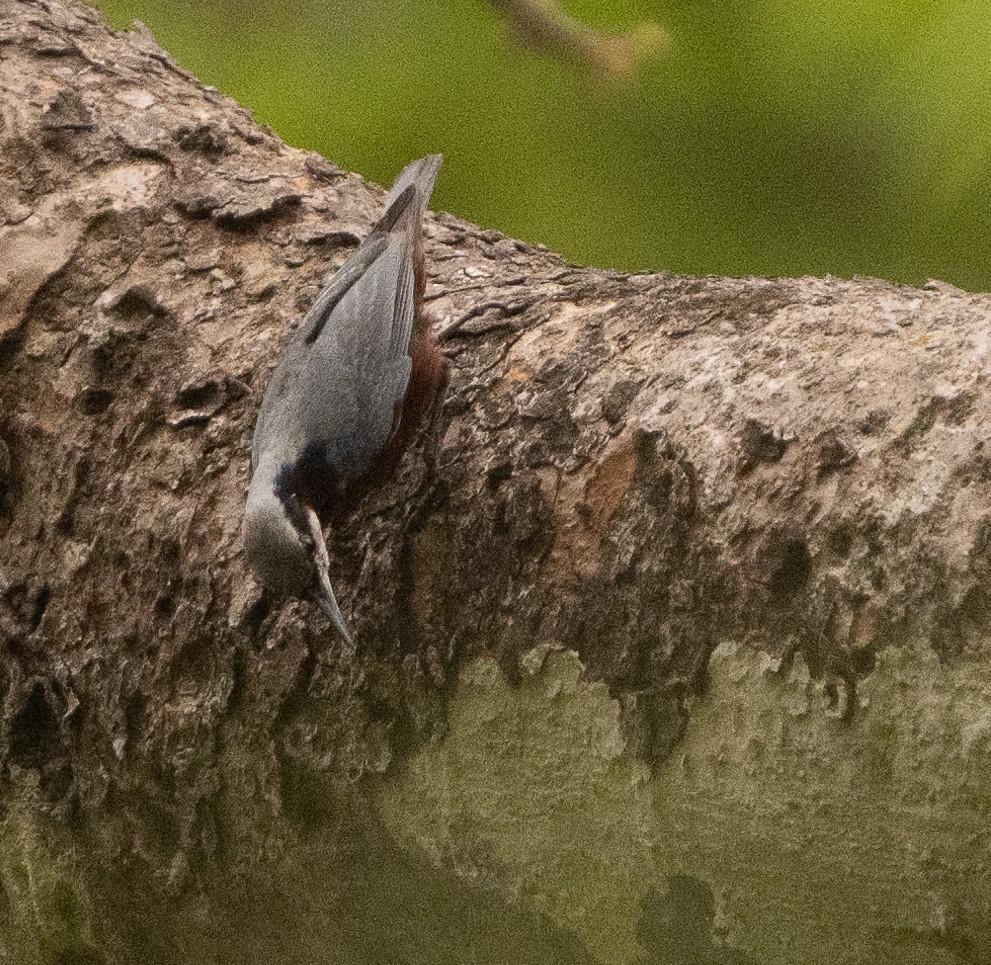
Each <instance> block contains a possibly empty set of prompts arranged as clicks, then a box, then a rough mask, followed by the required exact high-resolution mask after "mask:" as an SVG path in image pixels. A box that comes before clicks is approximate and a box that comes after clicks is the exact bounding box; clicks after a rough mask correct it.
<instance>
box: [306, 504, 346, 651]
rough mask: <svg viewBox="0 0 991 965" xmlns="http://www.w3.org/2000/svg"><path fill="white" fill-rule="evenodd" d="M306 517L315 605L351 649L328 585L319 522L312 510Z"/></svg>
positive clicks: (325, 556)
mask: <svg viewBox="0 0 991 965" xmlns="http://www.w3.org/2000/svg"><path fill="white" fill-rule="evenodd" d="M306 516H307V521H308V522H309V526H310V533H311V534H312V535H313V540H314V550H315V554H316V568H317V583H318V587H317V591H316V594H315V595H316V600H317V603H318V604H319V606H320V609H321V610H323V612H324V613H326V614H327V616H329V617H330V622H331V623H333V624H334V626H335V627H336V629H337V632H338V633H339V634H340V635H341V636H342V637H343V638H344V642H345V643H346V644H347V645H348V646H349V647H353V646H354V640H353V639H352V637H351V631H350V630H348V625H347V624H346V623H345V622H344V614H343V613H341V608H340V607H339V606H338V605H337V597H336V596H334V588H333V587H332V586H331V585H330V576H329V575H328V574H327V570H328V568H329V566H330V560H329V559H328V558H327V544H326V543H325V542H324V541H323V531H322V530H321V529H320V521H319V520H318V519H317V514H316V513H315V512H313V510H312V509H309V508H307V512H306Z"/></svg>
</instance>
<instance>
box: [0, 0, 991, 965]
mask: <svg viewBox="0 0 991 965" xmlns="http://www.w3.org/2000/svg"><path fill="white" fill-rule="evenodd" d="M382 198H383V193H382V191H381V190H380V189H379V188H377V187H374V186H371V185H369V184H367V183H366V182H364V181H363V180H361V179H360V178H359V177H357V176H356V175H351V174H347V173H345V172H343V171H341V170H339V169H338V168H336V167H335V166H334V165H332V164H330V163H328V162H327V161H325V160H324V159H323V158H320V157H318V156H316V155H314V154H311V153H306V152H303V151H298V150H295V149H292V148H290V147H287V146H286V145H284V144H283V143H282V142H281V141H279V139H278V138H277V137H276V136H275V135H274V134H272V133H271V132H270V131H267V130H265V129H261V128H259V127H258V126H257V125H256V124H255V123H254V122H253V120H252V118H251V116H250V115H249V114H248V112H247V111H245V110H244V109H242V108H240V107H239V106H238V105H236V104H234V103H233V102H232V101H230V100H229V99H227V98H225V97H223V96H221V95H219V94H218V93H217V92H216V91H215V90H212V89H211V88H208V87H204V86H202V85H201V84H199V83H198V82H197V81H196V80H195V79H194V78H193V77H191V76H190V75H189V74H188V73H186V72H185V71H183V70H182V69H181V68H179V67H178V66H177V65H176V64H175V63H174V62H173V61H172V59H171V58H170V57H169V56H168V54H166V53H164V52H163V51H161V50H160V49H159V48H158V47H157V46H156V44H155V43H154V41H153V40H152V38H151V37H150V36H149V35H148V34H147V33H146V32H140V31H139V32H134V33H121V32H116V31H113V30H110V29H109V28H108V27H107V26H106V25H105V23H104V22H103V21H102V19H101V17H100V16H99V15H98V14H96V13H95V12H93V11H92V10H90V9H89V8H87V7H85V6H82V5H79V4H77V3H73V2H68V0H48V2H41V0H38V2H31V0H16V2H13V3H11V4H8V5H7V7H6V8H5V9H4V11H3V13H2V15H0V645H2V656H0V686H2V695H3V732H2V752H3V761H4V768H5V774H6V777H7V780H6V781H5V783H4V788H5V790H4V803H5V804H6V805H7V806H8V807H12V806H14V805H15V804H18V803H20V804H23V802H28V804H29V805H30V806H31V807H34V808H38V809H41V810H43V811H44V812H46V813H48V814H50V815H51V817H52V819H53V820H54V821H55V822H57V823H60V824H61V825H62V826H64V827H65V828H66V829H67V831H68V833H70V834H71V835H72V836H73V840H74V841H76V842H77V843H79V846H80V847H81V848H84V849H89V851H88V853H92V854H96V853H99V854H102V855H112V856H116V857H115V860H116V861H117V863H118V871H117V872H115V874H118V873H119V875H120V876H121V880H128V881H129V880H132V879H131V878H130V877H129V876H131V875H145V876H147V875H149V874H150V878H149V879H148V880H150V881H151V882H152V884H150V885H148V887H149V888H154V887H159V886H161V887H169V888H171V889H172V890H173V892H174V893H178V894H188V893H189V891H190V889H191V888H194V886H195V885H196V884H197V882H199V883H200V884H202V882H203V881H207V880H210V879H211V876H214V875H216V874H218V873H220V872H219V871H218V869H222V868H225V867H231V866H236V865H239V864H243V863H245V862H246V861H248V859H249V858H250V856H251V855H252V854H253V853H255V852H256V851H257V850H259V849H274V850H276V851H278V850H279V849H280V848H281V849H291V848H292V847H294V846H295V845H296V843H298V842H299V841H301V840H308V839H310V838H312V836H313V835H316V834H319V835H321V836H323V838H324V839H325V840H327V841H329V842H331V843H332V846H333V847H334V848H337V849H338V850H339V851H340V852H341V853H344V852H345V851H347V850H348V848H349V847H355V845H354V842H355V841H361V842H364V844H365V845H367V841H368V835H374V830H373V829H372V830H369V829H368V828H366V829H365V831H364V832H362V834H357V832H356V828H359V827H362V826H363V823H367V821H366V817H365V816H364V814H363V806H362V794H363V788H365V787H367V786H368V785H369V782H371V783H374V781H375V780H377V777H378V775H380V774H382V773H383V772H385V771H387V770H388V769H389V768H390V767H395V766H398V763H399V762H401V759H402V757H403V755H405V754H406V753H408V752H409V751H410V750H411V749H412V748H415V747H416V746H417V745H418V744H420V743H421V742H423V741H424V740H427V739H429V738H430V736H431V735H434V734H439V733H441V732H442V730H443V727H444V703H445V697H446V695H447V693H448V692H449V689H450V687H451V685H452V683H453V681H454V679H455V677H456V674H457V671H458V668H459V667H460V666H462V665H463V664H464V663H465V662H466V661H467V660H469V659H471V658H472V657H474V656H477V655H479V654H482V653H488V654H491V655H495V656H496V657H497V658H498V660H499V661H500V663H501V665H502V667H503V668H504V670H505V671H506V672H507V673H508V674H510V675H513V674H515V673H516V672H517V668H518V666H519V658H520V656H521V654H522V653H523V652H525V651H526V650H528V649H529V648H530V647H532V646H533V644H534V643H535V642H538V641H544V642H547V641H554V642H559V643H561V644H563V645H565V646H567V647H570V648H573V649H575V650H577V651H578V653H579V654H580V655H581V658H582V661H583V662H584V664H585V667H586V668H587V670H586V672H587V674H588V675H589V676H590V677H591V678H594V679H601V680H603V681H605V682H606V684H607V685H608V687H609V689H610V692H611V693H612V694H613V695H614V696H616V697H617V698H618V699H619V700H620V702H621V704H622V706H623V709H624V715H625V721H626V726H627V729H628V733H629V736H630V739H631V741H632V743H633V746H635V747H636V749H637V751H638V753H640V754H641V755H643V756H644V757H646V758H649V759H654V760H656V759H659V758H662V757H663V756H664V755H666V754H667V753H669V751H670V750H671V748H672V747H673V746H674V745H675V743H676V742H677V739H678V736H679V733H680V731H681V729H682V728H683V727H684V725H685V722H686V720H687V717H688V713H689V709H690V701H691V698H692V696H693V695H694V694H696V693H697V692H698V691H699V689H700V688H702V687H704V682H705V669H706V663H707V659H708V656H709V654H710V653H711V651H712V649H713V648H714V647H715V646H716V645H717V644H718V643H719V642H720V641H722V640H726V639H733V640H737V641H743V642H745V643H748V644H750V645H752V646H755V647H759V648H762V649H764V650H766V651H768V652H770V653H772V654H776V655H780V656H788V655H792V654H795V653H798V652H801V653H802V654H803V655H804V657H805V659H806V660H807V662H808V663H809V665H810V667H811V668H812V670H813V672H814V673H816V674H818V675H822V676H825V677H826V678H828V679H830V680H831V681H833V682H834V683H835V692H836V700H837V701H838V702H840V703H841V704H842V706H843V709H844V712H845V713H847V714H848V715H849V714H855V713H856V708H857V696H856V682H857V680H858V678H859V677H860V676H862V675H863V674H865V673H868V672H869V671H870V669H871V667H872V661H873V654H874V653H875V652H876V651H877V650H878V649H879V648H880V647H883V646H887V645H898V644H901V643H903V642H904V641H906V640H915V641H917V640H923V641H927V642H928V643H930V644H931V646H932V647H933V648H935V649H936V650H937V651H938V653H939V654H940V656H941V658H942V659H944V660H946V661H952V660H954V659H957V658H958V657H959V655H960V654H961V653H962V652H964V651H965V650H967V648H968V647H970V646H971V645H972V644H973V643H974V641H975V640H977V639H979V638H980V637H982V636H984V637H986V635H987V633H988V630H989V621H988V589H987V586H988V576H989V571H991V513H989V509H988V507H989V503H991V500H989V497H991V492H989V490H991V455H989V453H988V451H987V449H986V437H987V433H988V415H987V413H988V411H989V390H988V377H987V360H988V350H989V341H988V335H987V320H988V314H989V308H991V301H989V298H988V297H987V296H985V295H970V294H965V293H964V292H961V291H959V290H956V289H954V288H951V287H950V286H947V285H943V284H940V283H936V282H933V283H930V284H928V285H926V286H924V287H923V288H921V289H916V288H910V287H907V286H896V285H891V284H888V283H885V282H881V281H875V280H868V279H855V280H852V281H844V280H840V279H834V278H826V279H812V278H803V279H780V280H768V279H758V278H747V279H727V278H705V279H696V278H684V277H675V276H672V275H668V274H664V273H659V274H642V275H632V276H631V275H625V274H621V273H618V272H611V271H598V270H594V269H588V268H584V267H580V266H575V265H568V264H566V263H564V262H563V261H562V260H561V259H560V258H559V257H557V256H556V255H554V254H551V253H549V252H547V251H545V250H540V249H534V248H532V247H529V246H527V245H525V244H523V243H521V242H518V241H514V240H513V239H510V238H507V237H505V236H504V235H502V234H501V233H499V232H497V231H491V230H483V229H480V228H478V227H476V226H474V225H471V224H467V223H465V222H462V221H460V220H458V219H456V218H454V217H452V216H449V215H445V214H438V215H436V216H434V217H431V218H429V219H428V224H427V227H426V232H427V258H428V270H429V272H430V280H429V286H428V299H429V300H430V302H431V305H432V309H433V311H434V313H435V316H436V319H437V325H438V327H439V328H440V329H442V330H444V331H445V332H446V352H447V354H448V355H449V357H450V358H451V360H452V366H453V367H452V375H453V382H452V386H451V390H450V395H449V398H448V401H447V404H446V408H445V415H444V419H445V429H444V435H443V442H442V447H441V449H440V453H439V458H438V464H437V469H436V474H435V475H434V476H431V475H430V474H428V473H427V472H426V470H425V469H424V465H423V460H422V459H421V458H420V456H419V455H418V454H413V455H412V456H410V457H408V458H407V459H406V460H405V461H404V463H403V466H402V470H401V472H400V473H399V476H398V478H397V479H396V480H395V482H394V484H393V485H391V486H389V487H388V488H387V489H385V490H384V491H382V492H380V493H378V494H376V495H374V496H373V497H372V498H370V499H369V500H368V501H367V502H366V503H365V505H364V506H363V508H362V510H361V511H360V512H359V513H358V515H357V516H356V518H355V519H354V520H352V521H351V522H350V523H349V524H348V525H347V526H346V527H345V528H343V529H342V530H341V531H340V532H336V533H333V534H331V543H330V549H331V556H332V564H333V566H334V569H335V572H334V573H333V578H334V585H335V587H336V588H338V591H339V594H340V598H341V603H342V607H343V609H344V611H345V613H348V614H352V616H351V617H350V622H351V625H352V627H353V629H354V631H355V634H356V638H357V641H358V655H357V658H356V660H355V661H354V662H347V661H345V660H344V658H343V657H342V655H341V653H340V651H339V647H338V645H337V641H336V639H335V638H334V636H333V633H332V632H330V631H329V630H328V627H327V625H326V622H325V620H324V619H323V617H322V616H321V615H320V614H319V613H317V612H314V611H311V610H310V609H308V608H307V607H306V606H304V605H301V604H284V603H281V602H277V603H276V604H275V605H270V604H269V603H268V602H266V601H265V600H263V599H262V598H261V597H260V595H259V592H258V590H257V588H256V587H255V586H254V585H253V584H252V583H251V581H250V579H249V578H248V576H247V573H246V570H245V566H244V561H243V558H242V554H241V548H240V542H239V527H240V520H241V511H242V506H243V500H244V494H245V491H246V485H247V474H248V451H249V444H250V435H251V431H252V428H253V424H254V418H255V414H256V412H257V406H258V403H259V401H260V398H261V393H262V391H263V389H264V386H265V384H266V381H267V379H268V375H269V373H270V371H271V368H272V366H273V365H274V363H275V361H276V359H277V357H278V354H279V349H280V346H282V345H283V344H284V342H285V340H286V337H287V336H288V333H289V331H290V328H291V325H292V324H293V322H294V320H295V319H296V318H297V316H298V314H299V312H300V311H301V310H303V309H305V307H306V306H307V305H308V304H309V302H310V301H311V300H312V298H313V297H314V295H315V294H316V292H317V291H318V290H319V287H320V285H321V283H322V281H323V280H324V279H325V278H326V277H327V275H328V274H329V273H330V272H331V271H332V270H333V269H334V268H335V267H336V266H337V265H339V264H340V262H341V261H342V260H343V258H344V257H345V256H346V254H347V253H348V252H349V251H350V250H351V248H352V246H353V245H354V244H355V243H356V242H357V240H358V239H359V238H360V237H362V236H363V234H364V232H365V231H366V230H367V228H368V226H369V225H370V224H371V223H372V221H373V220H374V218H375V217H376V215H377V213H378V211H379V208H380V205H381V202H382ZM368 820H370V819H368ZM372 823H374V822H372ZM142 880H145V879H144V878H142ZM194 890H195V889H194ZM134 901H137V899H134ZM122 940H123V939H122ZM161 941H162V942H163V947H165V945H166V944H167V939H165V938H162V939H161ZM163 954H165V953H163ZM148 960H152V959H148Z"/></svg>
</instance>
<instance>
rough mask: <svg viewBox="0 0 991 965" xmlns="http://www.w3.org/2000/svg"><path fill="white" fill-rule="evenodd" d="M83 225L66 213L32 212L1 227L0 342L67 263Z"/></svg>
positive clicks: (17, 325)
mask: <svg viewBox="0 0 991 965" xmlns="http://www.w3.org/2000/svg"><path fill="white" fill-rule="evenodd" d="M81 234H82V226H81V225H80V224H79V222H78V221H75V220H73V219H72V218H70V217H68V216H67V215H62V216H60V217H57V218H56V217H44V216H41V215H33V216H32V217H30V218H28V219H27V220H26V221H24V222H22V223H21V224H19V225H17V226H16V227H14V228H8V229H5V230H4V229H0V343H2V342H3V340H4V339H6V338H7V337H8V336H9V335H10V334H11V333H12V332H15V331H16V330H17V329H18V327H19V326H20V325H21V324H22V323H23V321H24V312H25V309H26V308H27V307H28V305H29V304H30V303H31V300H32V299H33V298H34V296H35V295H36V294H37V293H38V292H39V291H40V289H41V288H42V286H43V285H44V284H45V283H46V282H47V281H49V280H50V279H51V278H52V277H53V276H54V275H55V274H56V273H57V272H59V271H60V270H61V269H62V268H64V267H65V265H66V264H67V263H68V261H69V259H70V258H71V257H72V255H73V252H74V251H75V249H76V245H77V244H78V242H79V238H80V236H81Z"/></svg>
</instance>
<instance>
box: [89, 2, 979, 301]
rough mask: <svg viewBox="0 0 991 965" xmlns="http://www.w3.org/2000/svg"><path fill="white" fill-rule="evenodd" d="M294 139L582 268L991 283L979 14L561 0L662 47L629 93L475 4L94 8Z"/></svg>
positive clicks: (935, 8) (916, 5) (909, 8)
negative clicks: (422, 168)
mask: <svg viewBox="0 0 991 965" xmlns="http://www.w3.org/2000/svg"><path fill="white" fill-rule="evenodd" d="M99 5H100V6H101V7H102V8H103V9H104V10H105V11H106V13H107V14H108V16H109V17H110V19H111V21H112V22H113V23H114V24H115V25H117V26H121V27H123V26H126V25H128V24H129V23H130V21H131V20H132V19H135V18H136V19H140V20H143V21H144V22H145V23H146V24H148V26H149V27H150V28H151V30H152V31H153V33H154V34H155V36H156V38H157V40H158V41H159V43H160V44H162V46H164V47H165V48H167V49H168V50H169V51H170V52H171V53H172V54H173V55H174V56H175V57H176V58H177V59H178V60H179V61H180V62H181V63H182V64H183V65H184V66H186V67H187V68H189V69H190V70H191V71H193V73H195V74H196V75H197V76H198V77H199V78H201V79H202V80H203V81H204V82H206V83H211V84H214V85H216V86H217V87H219V88H220V89H221V90H223V91H224V92H225V93H228V94H230V95H232V96H233V97H235V98H236V99H237V100H239V101H240V102H241V103H242V104H244V105H245V106H247V107H249V108H251V109H252V110H254V112H255V114H256V116H257V117H258V119H259V120H261V121H264V122H267V123H269V124H271V125H272V127H274V128H275V129H276V130H277V131H278V132H279V133H280V134H281V135H282V136H283V137H284V138H285V139H286V140H287V141H289V142H290V143H292V144H296V145H298V146H301V147H307V148H313V149H316V150H318V151H320V152H321V153H323V154H325V155H326V156H327V157H328V158H329V159H331V160H332V161H334V162H336V163H338V164H340V165H341V166H343V167H345V168H348V169H352V170H356V171H360V172H361V173H362V174H364V175H366V176H368V177H370V178H372V179H374V180H377V181H379V182H382V183H386V184H387V183H389V181H390V180H391V179H392V176H393V175H394V174H395V173H396V171H398V169H399V168H400V167H401V166H402V165H403V164H404V163H405V162H406V161H407V160H409V159H410V158H411V157H413V156H415V155H419V154H423V153H426V152H428V151H442V152H443V153H444V154H445V156H446V162H445V167H444V170H443V172H442V175H441V178H440V182H439V185H438V190H437V193H436V195H435V201H434V206H435V207H437V208H443V209H447V210H450V211H453V212H455V213H457V214H458V215H460V216H462V217H465V218H468V219H470V220H472V221H476V222H478V223H480V224H483V225H485V226H486V227H498V228H501V229H503V230H504V231H506V232H508V233H510V234H513V235H517V236H519V237H522V238H525V239H527V240H528V241H531V242H540V241H542V242H545V243H546V244H548V245H549V246H550V247H551V248H553V249H555V250H558V251H561V252H564V253H565V254H566V255H568V256H569V257H570V258H572V259H574V260H577V261H580V262H584V263H588V264H596V265H602V266H613V267H619V268H624V269H631V270H639V269H661V268H667V269H670V270H673V271H679V272H690V273H698V274H706V273H719V274H733V275H740V274H751V273H753V274H761V275H777V274H787V275H794V274H805V273H814V274H825V273H832V274H836V275H847V276H848V275H853V274H869V275H878V276H881V277H885V278H890V279H894V280H900V281H911V282H921V281H924V280H925V279H927V278H929V277H936V278H941V279H944V280H946V281H950V282H953V283H955V284H957V285H960V286H961V287H964V288H968V289H971V290H981V289H991V266H989V264H988V257H987V247H988V245H987V240H988V235H989V228H991V60H989V56H988V51H989V50H991V17H989V16H988V9H987V2H986V0H718V2H717V0H664V2H660V0H564V6H565V7H566V8H567V10H568V12H569V13H571V14H572V15H574V16H576V17H579V18H581V19H582V20H584V21H585V22H586V23H588V24H590V25H592V26H595V27H598V28H601V29H604V30H610V31H614V32H616V33H625V32H627V31H628V30H630V29H632V28H634V27H635V26H636V25H637V24H639V23H641V22H643V21H646V20H655V21H657V22H658V23H660V24H661V25H662V26H663V27H664V28H665V29H666V30H667V31H668V32H669V34H670V38H671V43H670V46H669V48H668V50H667V52H666V53H665V54H663V55H662V56H661V57H659V58H658V59H657V60H655V61H653V62H652V63H648V64H647V65H646V66H645V67H643V68H642V69H641V71H640V72H639V75H638V76H637V77H636V78H635V79H634V80H632V81H630V82H628V83H621V82H609V81H607V80H603V79H601V78H596V77H591V76H589V75H588V74H587V73H583V72H582V71H581V70H579V69H577V68H575V67H573V66H569V65H567V64H564V63H560V62H558V61H555V60H552V59H549V58H548V57H547V56H546V55H544V54H540V53H536V52H532V51H528V50H523V49H521V48H519V47H518V46H516V45H514V44H513V43H512V42H511V40H510V38H509V31H508V30H507V26H506V23H505V22H504V20H503V19H502V18H501V17H500V15H499V14H498V13H496V12H495V10H494V9H493V8H492V7H491V6H490V5H488V4H487V3H485V2H484V0H445V2H442V3H438V2H436V0H347V2H345V0H100V4H99Z"/></svg>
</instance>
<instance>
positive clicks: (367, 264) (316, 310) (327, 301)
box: [293, 234, 389, 344]
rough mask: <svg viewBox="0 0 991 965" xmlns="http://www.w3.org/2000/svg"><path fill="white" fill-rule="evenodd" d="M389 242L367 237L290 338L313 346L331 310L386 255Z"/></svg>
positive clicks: (383, 236)
mask: <svg viewBox="0 0 991 965" xmlns="http://www.w3.org/2000/svg"><path fill="white" fill-rule="evenodd" d="M388 243H389V239H388V238H387V237H386V236H385V235H382V234H371V235H369V236H368V237H367V238H366V239H365V240H364V241H363V242H362V243H361V245H359V247H358V248H357V249H355V250H354V251H353V252H351V254H350V255H349V256H348V259H347V261H345V262H344V264H343V265H341V267H340V268H338V269H337V271H336V272H335V273H334V277H333V278H331V279H330V281H329V282H328V284H327V286H326V287H325V288H324V289H323V291H321V292H320V294H319V295H317V297H316V298H315V299H314V301H313V304H312V305H311V306H310V310H309V311H308V312H307V313H306V315H305V317H304V318H303V321H302V322H301V323H300V326H299V328H298V329H296V331H295V333H294V334H293V338H294V339H297V340H299V341H303V342H307V343H309V344H312V343H313V342H315V341H316V340H317V339H318V338H319V337H320V332H321V330H322V329H323V326H324V325H325V324H326V322H327V319H328V318H329V317H330V313H331V312H332V311H333V310H334V306H335V305H337V303H338V302H339V301H340V300H341V299H342V298H343V297H344V296H345V295H346V294H347V293H348V291H349V290H350V288H351V286H352V285H354V284H356V283H357V282H358V281H360V280H361V278H362V276H363V275H364V274H365V272H366V271H368V269H369V268H371V267H372V265H373V264H375V260H376V259H377V258H378V256H379V255H381V254H382V252H383V251H385V249H386V247H387V246H388Z"/></svg>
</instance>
